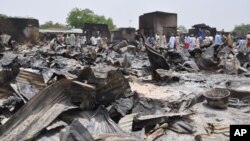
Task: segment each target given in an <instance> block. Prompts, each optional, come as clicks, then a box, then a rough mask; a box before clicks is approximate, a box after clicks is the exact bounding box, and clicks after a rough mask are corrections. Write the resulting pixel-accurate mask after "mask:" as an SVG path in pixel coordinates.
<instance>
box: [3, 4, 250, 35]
mask: <svg viewBox="0 0 250 141" xmlns="http://www.w3.org/2000/svg"><path fill="white" fill-rule="evenodd" d="M249 6H250V0H1V6H0V14H6V15H8V16H20V17H33V18H36V19H38V20H39V23H40V24H43V23H45V22H46V21H50V20H51V21H53V22H59V23H62V24H66V17H67V15H68V13H69V12H70V10H72V9H73V8H75V7H78V8H81V9H85V8H89V9H91V10H93V11H94V12H95V13H96V14H98V15H104V16H106V17H110V18H112V19H113V22H114V24H116V25H117V27H135V28H138V25H139V16H140V15H143V14H144V13H148V12H154V11H163V12H171V13H177V14H178V25H184V26H185V27H186V28H188V29H189V28H191V26H192V25H194V24H199V23H205V24H207V25H209V26H211V27H216V28H217V30H222V29H224V30H225V31H231V30H233V28H234V26H235V25H239V24H241V23H245V24H250V8H249Z"/></svg>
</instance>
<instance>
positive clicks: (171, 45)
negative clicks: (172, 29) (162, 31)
mask: <svg viewBox="0 0 250 141" xmlns="http://www.w3.org/2000/svg"><path fill="white" fill-rule="evenodd" d="M169 47H170V49H174V47H175V37H174V34H173V33H172V35H171V37H170V39H169Z"/></svg>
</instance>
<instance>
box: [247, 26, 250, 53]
mask: <svg viewBox="0 0 250 141" xmlns="http://www.w3.org/2000/svg"><path fill="white" fill-rule="evenodd" d="M246 47H247V52H250V31H249V32H248V34H247V38H246Z"/></svg>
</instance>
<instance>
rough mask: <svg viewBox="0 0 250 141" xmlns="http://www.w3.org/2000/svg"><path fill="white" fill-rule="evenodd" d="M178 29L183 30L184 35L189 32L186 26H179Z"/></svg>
mask: <svg viewBox="0 0 250 141" xmlns="http://www.w3.org/2000/svg"><path fill="white" fill-rule="evenodd" d="M177 29H178V30H181V31H182V32H184V33H187V32H188V31H187V28H186V27H185V26H184V25H179V26H178V27H177Z"/></svg>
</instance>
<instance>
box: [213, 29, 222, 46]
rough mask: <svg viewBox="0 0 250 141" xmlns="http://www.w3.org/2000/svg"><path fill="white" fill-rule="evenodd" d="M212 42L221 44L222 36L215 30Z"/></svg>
mask: <svg viewBox="0 0 250 141" xmlns="http://www.w3.org/2000/svg"><path fill="white" fill-rule="evenodd" d="M214 43H215V44H217V45H221V44H222V38H221V35H220V34H219V33H218V32H217V33H216V35H215V38H214Z"/></svg>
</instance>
